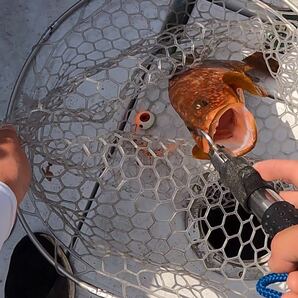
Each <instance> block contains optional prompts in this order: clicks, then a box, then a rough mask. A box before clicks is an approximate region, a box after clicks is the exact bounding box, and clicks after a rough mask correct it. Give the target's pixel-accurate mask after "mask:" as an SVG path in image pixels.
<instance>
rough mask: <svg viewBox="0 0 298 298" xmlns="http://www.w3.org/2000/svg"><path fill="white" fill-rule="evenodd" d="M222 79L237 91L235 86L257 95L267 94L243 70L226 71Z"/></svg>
mask: <svg viewBox="0 0 298 298" xmlns="http://www.w3.org/2000/svg"><path fill="white" fill-rule="evenodd" d="M223 81H224V83H226V84H227V85H229V86H230V87H231V88H233V90H234V91H235V92H236V93H237V88H241V89H243V90H246V91H248V92H249V93H251V94H254V95H258V96H267V95H268V94H267V92H266V90H265V89H263V88H262V87H261V86H258V85H257V84H256V83H254V82H253V80H252V79H251V78H250V77H248V76H247V75H246V74H245V73H244V72H239V71H228V72H226V73H225V74H224V75H223Z"/></svg>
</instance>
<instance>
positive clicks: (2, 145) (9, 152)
mask: <svg viewBox="0 0 298 298" xmlns="http://www.w3.org/2000/svg"><path fill="white" fill-rule="evenodd" d="M0 181H1V182H4V183H5V184H6V185H8V186H9V187H10V189H11V190H12V191H13V192H14V194H15V196H16V199H17V203H18V205H19V204H20V203H21V201H22V200H23V198H24V196H25V194H26V192H27V191H28V189H29V185H30V181H31V168H30V164H29V161H28V159H27V157H26V154H25V152H24V151H23V149H22V148H21V143H20V140H19V138H18V136H17V134H16V131H15V129H14V128H13V127H12V126H4V127H2V128H0Z"/></svg>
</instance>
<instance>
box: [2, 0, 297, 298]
mask: <svg viewBox="0 0 298 298" xmlns="http://www.w3.org/2000/svg"><path fill="white" fill-rule="evenodd" d="M295 17H296V14H295V12H294V11H292V10H291V6H290V5H289V4H288V3H287V1H285V2H283V1H266V2H265V1H264V2H261V1H256V0H255V1H236V2H235V1H222V0H214V1H213V0H212V1H211V0H210V1H209V0H198V1H194V0H189V1H186V0H183V1H174V0H173V1H171V0H162V1H160V0H159V1H157V0H151V1H137V0H126V1H119V0H117V1H110V0H109V1H105V0H99V1H80V2H78V3H77V4H76V5H75V6H74V7H73V8H71V9H70V10H69V11H67V12H66V13H65V14H64V15H62V16H61V18H60V19H58V20H57V21H56V22H54V23H53V25H52V26H51V27H49V29H48V30H47V31H46V32H45V34H44V35H43V36H42V38H41V40H40V41H39V43H38V44H37V46H36V47H35V48H34V49H33V51H32V53H31V55H30V57H29V58H28V60H27V62H26V64H25V66H24V68H23V70H22V72H21V74H20V77H19V79H18V81H17V84H16V86H15V89H14V92H13V94H12V100H11V104H10V107H9V110H8V114H7V120H8V121H9V122H12V123H14V124H17V125H18V129H19V133H20V135H21V137H22V139H23V141H24V144H25V145H24V146H25V149H26V152H27V154H28V156H29V158H30V161H31V164H32V172H33V182H32V185H31V189H30V193H29V195H28V198H27V199H26V200H25V202H24V203H23V204H22V206H21V210H20V212H19V216H20V219H21V221H22V224H23V225H24V227H25V229H26V230H27V232H28V233H29V235H30V237H31V238H32V240H33V241H34V242H35V244H36V245H37V247H38V248H39V249H40V250H41V252H42V253H43V254H44V255H45V257H47V259H49V261H50V262H51V263H52V264H53V265H55V266H56V267H57V269H58V271H59V272H62V273H63V274H64V275H66V276H67V277H69V278H70V279H72V280H73V281H74V282H76V283H77V284H78V285H80V286H81V287H82V288H85V289H88V290H89V291H90V292H92V293H94V294H95V295H97V296H100V297H129V298H132V297H209V296H208V295H210V297H253V296H254V295H255V290H254V287H255V282H256V280H257V279H258V278H259V277H260V276H262V275H263V274H265V273H266V272H267V271H268V267H267V263H266V262H267V260H268V257H269V253H270V250H269V247H270V241H269V239H268V237H267V236H266V235H265V234H264V232H263V230H262V228H261V227H260V225H259V223H258V222H257V220H256V219H255V218H254V216H253V215H250V214H247V213H246V212H245V211H244V210H243V209H242V208H241V206H240V205H239V204H238V202H237V201H236V200H235V198H234V197H233V196H232V194H231V193H230V192H229V190H228V189H227V188H226V187H224V186H223V185H222V184H221V182H220V181H219V178H218V175H217V173H216V172H215V171H214V169H213V167H212V166H211V165H210V163H209V162H203V161H199V160H195V159H193V157H192V155H191V149H192V147H193V145H194V141H193V140H192V137H191V135H190V133H189V132H188V130H187V128H186V127H185V124H184V123H183V121H182V120H181V119H180V117H179V116H178V115H177V114H176V112H175V111H174V109H173V108H172V106H171V104H170V102H169V98H168V82H169V80H170V79H171V77H172V76H173V75H174V74H178V73H179V72H183V71H184V70H185V69H188V68H191V67H195V66H196V65H199V64H201V63H202V62H203V61H204V60H205V59H207V58H208V59H210V58H211V59H223V60H239V61H240V60H242V59H243V58H245V57H247V56H249V55H250V54H252V53H254V52H257V51H258V52H262V53H263V56H264V59H265V60H266V61H267V64H268V66H269V63H268V61H269V59H274V60H276V61H277V62H278V63H279V68H278V70H277V71H273V70H271V69H270V76H265V75H263V74H260V73H255V74H254V75H253V77H254V79H255V80H258V81H259V84H261V85H263V86H264V87H265V88H266V89H267V90H268V91H269V95H268V97H266V98H262V99H260V98H256V97H253V96H250V95H248V94H246V105H247V107H248V108H249V110H250V111H251V112H252V113H253V114H254V116H255V118H256V122H257V126H258V142H257V144H256V147H255V148H254V150H253V151H252V152H250V153H249V154H248V157H249V158H250V159H251V160H252V161H256V160H261V159H268V158H272V157H274V158H277V157H279V158H297V145H298V144H297V140H298V123H297V122H298V121H297V120H298V118H297V103H298V93H297V87H296V86H298V75H297V74H298V56H297V54H298V47H297V31H296V25H297V21H296V19H295ZM142 111H150V112H151V113H152V114H154V115H155V118H156V119H155V123H154V125H153V126H152V127H151V128H150V129H148V130H142V129H140V128H139V127H137V126H136V123H135V117H136V116H137V114H138V113H139V112H142ZM276 187H277V188H279V189H291V186H289V185H285V184H283V183H280V182H276ZM36 221H40V222H41V224H42V226H43V227H44V229H45V230H46V231H47V232H49V233H51V235H52V236H53V237H54V238H55V240H56V246H57V248H58V247H59V248H61V249H63V250H64V251H65V252H66V253H67V255H68V256H69V258H70V260H71V263H72V265H73V272H67V271H66V270H65V269H63V268H61V266H60V265H59V264H58V262H57V259H55V258H54V259H53V258H51V257H50V256H49V255H47V254H46V252H45V251H44V250H43V248H42V247H41V246H40V244H39V243H38V241H37V240H36V239H35V238H34V235H33V233H32V228H31V226H32V223H33V222H36Z"/></svg>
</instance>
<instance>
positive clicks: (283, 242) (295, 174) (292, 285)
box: [255, 160, 298, 298]
mask: <svg viewBox="0 0 298 298" xmlns="http://www.w3.org/2000/svg"><path fill="white" fill-rule="evenodd" d="M255 168H256V169H257V170H258V171H259V173H260V174H261V176H262V178H263V179H264V180H268V181H272V180H281V181H284V182H287V183H291V184H293V185H295V186H298V161H296V160H266V161H262V162H259V163H256V164H255ZM280 195H281V197H282V198H283V199H284V200H285V201H288V202H289V203H291V204H293V205H294V206H295V207H296V208H298V191H283V192H280ZM269 267H270V269H271V271H272V272H275V273H280V272H289V276H288V280H287V284H288V287H289V289H290V291H289V292H288V293H285V294H284V295H283V296H282V298H298V225H295V226H291V227H289V228H287V229H285V230H283V231H281V232H279V233H278V234H276V235H275V237H274V238H273V239H272V243H271V258H270V260H269Z"/></svg>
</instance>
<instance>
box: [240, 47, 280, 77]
mask: <svg viewBox="0 0 298 298" xmlns="http://www.w3.org/2000/svg"><path fill="white" fill-rule="evenodd" d="M242 61H243V62H245V63H246V64H247V65H249V66H250V67H251V68H252V69H256V70H259V71H261V72H262V73H265V74H267V75H270V71H269V69H268V66H269V67H270V70H271V71H272V72H275V73H276V72H277V71H278V69H279V63H278V61H277V60H275V59H274V58H269V59H268V60H267V63H268V65H267V63H266V60H265V58H264V54H263V53H262V52H255V53H253V54H251V55H249V56H248V57H246V58H244V59H243V60H242ZM245 72H246V71H245Z"/></svg>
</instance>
